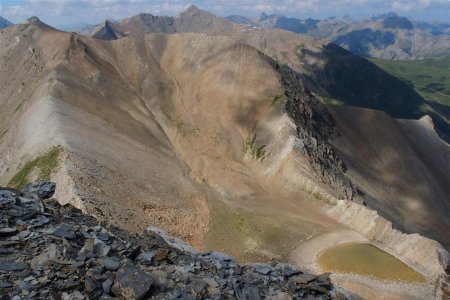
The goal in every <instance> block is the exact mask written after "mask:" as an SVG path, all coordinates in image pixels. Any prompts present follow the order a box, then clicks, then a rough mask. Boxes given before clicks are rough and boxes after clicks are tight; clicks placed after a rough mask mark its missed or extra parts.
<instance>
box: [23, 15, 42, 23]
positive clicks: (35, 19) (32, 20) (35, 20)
mask: <svg viewBox="0 0 450 300" xmlns="http://www.w3.org/2000/svg"><path fill="white" fill-rule="evenodd" d="M36 22H41V20H40V19H39V18H38V17H36V16H32V17H31V18H28V19H27V20H26V21H25V23H27V24H32V23H36Z"/></svg>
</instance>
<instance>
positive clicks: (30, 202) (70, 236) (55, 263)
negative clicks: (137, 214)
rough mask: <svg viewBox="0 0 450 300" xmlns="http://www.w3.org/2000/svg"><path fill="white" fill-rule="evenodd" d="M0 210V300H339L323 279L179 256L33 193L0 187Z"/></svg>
mask: <svg viewBox="0 0 450 300" xmlns="http://www.w3.org/2000/svg"><path fill="white" fill-rule="evenodd" d="M41 185H42V183H41ZM46 185H50V183H48V182H47V183H46ZM37 191H38V193H39V190H37ZM0 206H1V210H0V228H1V229H2V230H3V229H5V228H12V229H14V234H13V235H7V236H3V235H2V236H0V253H1V259H0V274H1V280H0V286H1V289H0V297H1V298H2V299H6V298H8V299H19V298H20V299H31V298H33V299H35V298H36V299H111V297H119V298H121V299H265V298H269V297H272V299H300V298H301V299H303V298H308V299H309V298H315V299H331V298H336V297H340V296H342V295H341V294H340V293H339V292H337V291H336V290H335V289H334V288H333V285H332V284H331V282H330V280H329V274H324V275H321V276H314V275H310V274H303V273H302V272H301V271H299V270H296V269H295V268H293V267H291V266H289V265H287V264H270V265H269V264H256V265H241V264H239V263H237V262H236V261H235V260H234V259H233V258H231V257H228V256H226V255H223V254H220V253H215V252H208V253H197V252H195V251H190V250H188V251H183V250H180V249H189V247H187V246H186V245H184V244H182V242H181V241H179V240H176V239H173V238H169V237H168V235H164V236H161V235H159V234H158V233H155V232H160V231H158V230H148V232H147V233H145V234H143V235H141V236H130V234H129V233H127V232H124V231H122V230H119V229H116V228H109V229H106V228H104V227H103V226H102V225H101V224H98V222H97V220H96V219H94V218H93V217H91V216H88V215H85V214H83V213H81V212H80V211H79V210H77V209H75V208H73V207H71V206H61V205H60V204H58V202H56V200H54V199H41V198H40V197H39V194H34V195H33V197H32V198H31V197H30V198H24V197H22V196H20V195H19V194H18V193H14V192H13V191H9V190H5V189H3V188H0ZM168 239H170V241H169V242H170V245H169V243H168V242H166V240H168ZM342 297H343V296H342Z"/></svg>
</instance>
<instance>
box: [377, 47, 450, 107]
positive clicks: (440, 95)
mask: <svg viewBox="0 0 450 300" xmlns="http://www.w3.org/2000/svg"><path fill="white" fill-rule="evenodd" d="M370 60H371V61H372V62H373V63H375V64H376V65H377V66H379V67H380V68H382V69H383V70H385V71H386V72H388V73H390V74H392V75H394V76H395V77H398V78H400V79H401V80H403V81H406V82H407V83H408V84H410V85H411V86H413V87H414V89H415V90H416V91H417V92H418V93H419V94H421V95H422V96H423V97H424V98H426V99H427V100H429V101H434V102H437V103H440V104H443V105H446V106H450V55H448V56H445V57H442V58H435V59H425V60H415V61H398V60H397V61H395V60H381V59H370Z"/></svg>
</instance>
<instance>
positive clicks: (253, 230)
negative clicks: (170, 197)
mask: <svg viewBox="0 0 450 300" xmlns="http://www.w3.org/2000/svg"><path fill="white" fill-rule="evenodd" d="M209 204H210V211H211V221H210V225H209V231H208V233H207V235H206V237H205V241H204V247H205V250H214V251H220V252H225V253H227V254H229V255H231V256H233V257H235V258H236V259H238V260H239V261H241V262H245V263H247V262H273V261H274V260H276V261H287V260H288V259H289V257H290V254H291V252H292V251H293V250H294V249H295V248H297V247H298V246H299V245H300V244H301V243H302V242H303V241H306V240H308V237H310V236H315V235H316V234H320V233H321V232H322V231H323V230H324V229H323V228H321V227H320V226H317V224H312V223H309V222H307V221H299V220H295V222H294V221H293V220H291V219H290V218H285V217H281V216H269V215H261V214H258V213H255V212H250V211H247V210H243V209H239V210H235V209H232V208H230V207H229V206H228V205H227V204H225V203H224V202H222V201H221V200H217V199H216V200H211V202H210V203H209Z"/></svg>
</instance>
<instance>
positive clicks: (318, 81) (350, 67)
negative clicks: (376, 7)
mask: <svg viewBox="0 0 450 300" xmlns="http://www.w3.org/2000/svg"><path fill="white" fill-rule="evenodd" d="M144 16H146V17H148V18H149V21H148V22H146V23H145V24H147V25H143V24H142V22H139V21H138V20H142V18H143V17H144ZM394 17H395V15H392V14H388V15H382V16H379V17H378V18H374V19H373V22H375V21H376V22H378V23H383V22H384V21H386V20H387V21H386V23H387V25H386V26H388V27H401V28H403V27H409V25H408V24H406V25H405V24H404V23H407V20H404V19H401V18H400V21H399V22H397V23H399V24H396V22H394V21H393V20H390V19H392V18H394ZM181 19H182V20H183V22H182V23H181V22H179V21H176V20H181ZM271 19H272V18H271V17H270V16H267V15H265V14H263V15H262V16H261V18H260V20H266V21H267V20H271ZM200 20H203V21H200ZM402 20H403V21H402ZM309 21H310V22H309V23H311V24H312V23H314V22H312V21H311V20H309ZM261 22H262V21H261ZM334 22H337V21H334ZM343 22H346V23H350V22H352V21H351V20H348V19H344V21H343ZM169 23H170V24H171V25H170V26H169V25H164V26H163V25H161V24H169ZM307 23H308V22H307ZM309 23H308V24H309ZM180 24H183V25H180ZM202 24H203V25H204V24H215V25H214V26H203V25H202ZM217 24H220V26H219V25H217ZM119 25H120V26H119ZM114 26H117V27H114ZM305 26H306V25H305ZM311 26H312V25H311ZM113 27H114V28H116V29H114V28H113ZM199 27H200V28H201V29H198V28H199ZM119 28H122V29H121V30H122V31H121V30H119ZM125 28H126V30H125ZM175 31H176V32H203V33H207V34H212V35H228V36H232V37H234V38H236V39H238V40H240V41H243V42H245V43H247V44H249V45H251V46H253V47H255V48H257V49H259V50H260V51H262V52H264V53H265V54H267V55H269V56H270V57H272V58H274V59H275V60H277V61H278V62H279V63H281V64H286V65H288V66H289V67H291V68H293V69H294V70H295V71H297V72H299V73H300V74H302V76H303V78H304V79H305V80H306V82H307V85H308V88H309V89H310V90H311V91H313V92H314V93H315V94H317V95H320V96H321V97H322V98H323V99H324V101H325V102H327V103H331V104H346V105H353V106H360V107H365V108H375V109H379V110H383V111H385V112H387V113H389V114H390V115H391V116H393V117H395V118H408V119H419V118H420V117H422V116H424V115H425V114H429V115H430V116H431V117H432V118H433V120H434V123H435V124H436V129H437V131H438V132H439V135H440V136H441V137H442V138H443V139H445V140H447V141H449V140H450V115H449V114H448V110H447V109H446V108H445V106H439V105H436V104H434V103H430V102H429V101H427V100H426V99H424V98H423V97H421V95H419V94H418V93H417V92H415V91H414V90H413V89H412V88H411V87H410V86H408V84H406V83H405V82H403V81H401V80H398V79H397V78H395V77H394V76H392V75H390V74H388V73H386V72H384V71H383V70H382V69H380V68H377V66H375V65H373V64H371V63H370V62H368V61H367V60H365V59H362V58H359V57H358V56H356V55H351V53H350V52H348V51H344V50H343V49H342V48H340V47H337V46H335V45H334V44H327V43H326V42H320V41H315V40H313V39H311V38H307V37H304V36H299V35H296V34H294V33H291V32H288V31H284V30H279V29H258V28H253V27H252V26H250V27H245V26H244V27H233V26H232V25H231V23H229V22H228V24H227V20H225V19H222V18H219V17H215V16H214V15H212V14H210V13H208V12H205V11H202V10H200V9H198V8H196V7H194V6H191V7H190V8H189V9H188V10H187V11H186V12H184V13H182V14H181V15H180V16H179V17H178V18H172V19H171V18H168V17H154V16H151V15H145V14H140V15H137V16H134V17H131V18H128V19H125V20H123V21H122V22H120V23H113V22H109V21H107V22H105V26H103V27H100V29H99V31H97V33H96V34H94V37H99V36H100V37H102V36H103V37H102V38H108V39H118V38H121V37H123V36H126V35H130V34H141V33H145V32H168V33H173V32H175ZM343 62H344V63H343Z"/></svg>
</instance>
